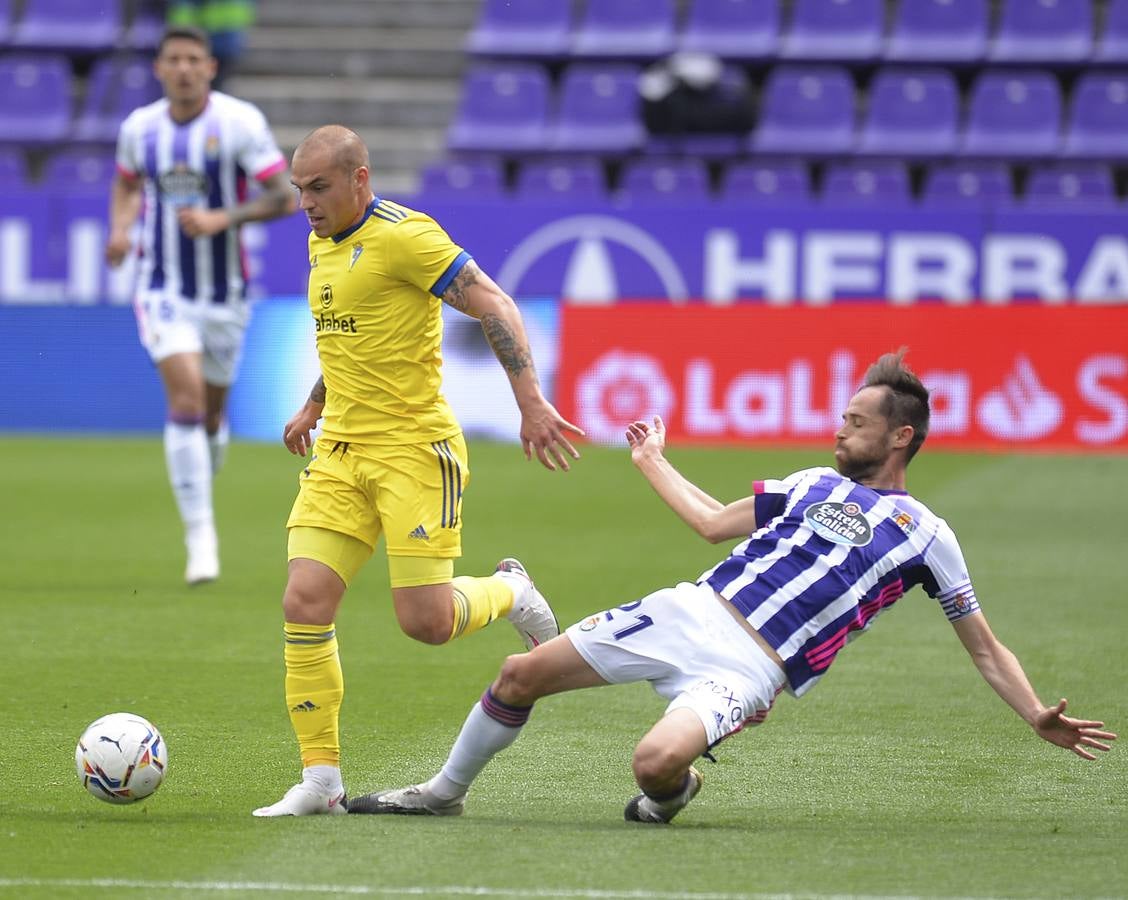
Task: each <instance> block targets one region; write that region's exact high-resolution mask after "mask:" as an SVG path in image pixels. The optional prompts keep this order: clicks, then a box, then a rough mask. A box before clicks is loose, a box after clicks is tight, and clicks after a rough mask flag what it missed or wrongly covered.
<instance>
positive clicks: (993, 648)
mask: <svg viewBox="0 0 1128 900" xmlns="http://www.w3.org/2000/svg"><path fill="white" fill-rule="evenodd" d="M952 626H953V627H954V628H955V630H956V634H957V635H958V636H959V638H960V641H961V642H962V643H963V645H964V647H965V648H966V649H967V652H968V653H969V654H970V655H971V659H972V662H974V663H975V667H976V668H977V669H978V670H979V674H980V675H982V676H983V679H984V680H985V681H986V682H987V683H988V684H989V685H991V687H992V688H994V690H995V693H997V694H998V695H999V696H1000V697H1002V698H1003V700H1005V701H1006V702H1007V704H1009V705H1010V707H1011V708H1012V709H1013V710H1014V711H1015V712H1016V713H1018V714H1019V715H1020V716H1021V717H1022V718H1023V720H1024V721H1025V722H1026V723H1027V724H1028V725H1030V727H1031V728H1033V729H1034V733H1035V734H1037V735H1038V737H1040V738H1042V739H1043V740H1046V741H1049V742H1050V743H1051V744H1057V746H1059V747H1064V748H1065V749H1066V750H1070V751H1072V752H1073V753H1076V754H1077V755H1078V756H1080V757H1082V758H1083V759H1096V756H1095V755H1094V754H1093V753H1092V752H1091V749H1090V748H1092V749H1095V750H1108V749H1109V745H1108V744H1107V743H1104V742H1105V741H1112V740H1115V739H1116V735H1115V734H1113V733H1112V732H1111V731H1103V730H1102V729H1103V728H1104V722H1097V721H1090V720H1087V719H1073V718H1070V717H1069V716H1066V715H1063V713H1064V712H1065V706H1066V701H1065V700H1061V701H1059V702H1058V703H1057V704H1055V705H1054V706H1046V705H1045V704H1044V703H1042V701H1041V700H1039V699H1038V695H1037V694H1036V693H1035V692H1034V688H1033V687H1032V686H1031V685H1030V681H1029V679H1028V678H1027V677H1026V673H1025V672H1024V671H1023V670H1022V665H1021V664H1020V663H1019V661H1018V658H1017V657H1016V656H1015V655H1014V654H1013V653H1012V652H1011V651H1010V650H1008V649H1007V648H1006V647H1005V646H1004V645H1003V644H1002V642H1000V641H999V639H998V638H996V637H995V635H994V633H993V632H992V631H991V627H990V625H988V624H987V619H986V618H985V617H984V615H983V614H982V613H981V612H977V613H974V614H972V615H970V616H967V617H965V618H963V619H958V620H957V621H955V622H953V623H952Z"/></svg>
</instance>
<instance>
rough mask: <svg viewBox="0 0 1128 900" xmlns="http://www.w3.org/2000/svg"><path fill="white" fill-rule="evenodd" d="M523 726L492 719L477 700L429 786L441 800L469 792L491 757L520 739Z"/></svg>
mask: <svg viewBox="0 0 1128 900" xmlns="http://www.w3.org/2000/svg"><path fill="white" fill-rule="evenodd" d="M520 734H521V728H520V727H518V728H514V727H512V726H509V725H502V724H501V723H500V722H498V721H497V720H496V719H493V718H490V717H489V716H488V715H486V713H485V712H484V711H483V709H482V704H481V703H480V702H479V703H475V704H474V708H473V709H472V710H470V715H468V716H467V717H466V721H465V722H464V723H463V725H462V731H460V732H459V733H458V739H457V740H456V741H455V742H454V746H453V747H451V748H450V755H449V756H448V757H447V761H446V762H445V763H443V767H442V769H441V770H440V771H439V774H438V775H436V776H435V777H434V778H432V779H431V780H430V781H429V782H427V788H428V790H430V792H431V793H432V794H433V795H434V796H435V797H436V798H437V799H439V800H453V799H454V798H456V797H461V796H462V795H463V794H465V793H466V791H467V789H468V788H469V787H470V784H471V783H472V782H473V781H474V779H475V778H477V777H478V775H479V774H480V773H481V771H482V769H484V768H485V767H486V763H488V762H489V761H490V760H491V759H493V758H494V756H496V755H497V754H498V753H500V752H501V751H502V750H504V749H505V748H506V747H508V746H509V745H510V744H512V743H513V742H514V741H515V740H517V737H518V735H520Z"/></svg>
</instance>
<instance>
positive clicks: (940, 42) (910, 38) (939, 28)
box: [885, 0, 990, 63]
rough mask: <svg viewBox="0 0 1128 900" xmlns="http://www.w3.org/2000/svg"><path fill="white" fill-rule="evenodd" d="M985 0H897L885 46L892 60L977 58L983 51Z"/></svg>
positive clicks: (986, 24) (965, 60)
mask: <svg viewBox="0 0 1128 900" xmlns="http://www.w3.org/2000/svg"><path fill="white" fill-rule="evenodd" d="M989 21H990V19H989V12H988V9H987V0H901V2H900V3H899V4H898V5H897V7H896V12H895V14H894V19H893V26H892V28H891V30H890V33H889V40H888V42H887V44H886V47H885V58H886V59H888V60H892V61H896V62H915V63H925V62H938V63H968V62H977V61H979V60H981V59H983V57H984V56H985V55H986V53H987V35H988V29H989Z"/></svg>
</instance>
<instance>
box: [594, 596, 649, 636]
mask: <svg viewBox="0 0 1128 900" xmlns="http://www.w3.org/2000/svg"><path fill="white" fill-rule="evenodd" d="M641 605H642V601H641V600H636V601H635V602H634V603H627V604H624V605H623V606H620V607H619V609H621V610H623V612H631V611H632V610H635V609H638V608H639V607H640V606H641ZM604 615H605V616H606V617H607V621H608V622H611V621H613V619H614V617H613V616H612V615H611V613H610V612H609V611H608V612H605V613H604ZM634 618H635V621H634V624H633V625H628V626H627V627H626V628H620V629H619V630H618V631H613V632H611V636H612V637H613V638H615V640H617V641H621V640H622V639H623V638H625V637H630V636H631V635H632V634H637V633H638V632H640V631H642V629H644V628H649V627H650V626H651V625H653V624H654V620H653V619H652V618H650V616H642V615H640V616H635V617H634Z"/></svg>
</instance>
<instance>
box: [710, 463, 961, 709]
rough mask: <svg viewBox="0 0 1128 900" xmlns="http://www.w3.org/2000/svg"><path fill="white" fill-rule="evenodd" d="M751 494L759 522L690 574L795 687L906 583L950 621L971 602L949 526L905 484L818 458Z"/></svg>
mask: <svg viewBox="0 0 1128 900" xmlns="http://www.w3.org/2000/svg"><path fill="white" fill-rule="evenodd" d="M755 497H756V500H755V503H756V522H757V525H758V526H759V527H758V528H757V530H756V531H755V532H754V533H753V534H752V535H751V536H750V537H749V538H748V540H746V541H744V542H743V543H741V544H738V545H737V546H736V547H735V548H734V549H733V551H732V553H731V555H730V556H729V557H728V559H726V560H724V561H722V562H720V563H718V564H717V565H716V566H714V567H713V568H712V569H710V570H709V571H707V572H705V573H704V574H702V576H701V577H700V578H699V579H698V583H699V584H702V583H705V584H708V585H709V586H711V587H712V588H713V590H715V591H716V592H717V593H718V594H720V595H721V596H723V597H725V598H726V599H727V600H729V601H730V602H731V603H732V604H733V606H735V607H736V608H737V609H738V610H739V611H740V612H741V613H742V614H743V615H744V616H745V617H747V619H748V621H749V622H750V623H751V624H752V626H753V627H754V628H755V629H756V630H757V631H758V632H759V633H760V634H761V635H762V636H763V637H764V639H765V640H766V641H767V642H768V643H769V644H770V645H771V646H772V647H773V648H774V649H775V651H776V652H777V653H778V654H779V656H780V658H781V659H782V660H783V662H784V668H785V670H786V672H787V680H788V690H789V691H790V692H791V693H792V694H794V695H795V696H800V695H801V694H803V693H805V692H806V691H808V690H809V689H810V688H811V687H813V686H814V684H815V682H816V681H818V679H819V678H820V677H821V676H822V675H823V673H824V672H826V670H827V669H828V668H829V667H830V664H831V663H832V662H834V659H835V657H836V656H837V654H838V651H839V650H841V649H842V648H843V647H844V646H845V645H846V643H847V641H849V640H851V639H852V638H854V637H856V636H857V635H858V634H860V633H861V632H863V631H865V630H866V629H867V628H869V626H870V625H871V624H872V622H873V620H874V618H875V617H876V616H877V614H878V613H880V612H881V611H882V610H884V609H886V608H887V607H889V606H890V605H892V604H893V603H894V602H895V601H896V600H897V598H899V597H900V596H901V595H902V594H904V593H905V591H907V590H908V589H909V588H911V587H913V585H917V584H919V585H921V586H922V587H923V588H924V590H925V591H926V592H927V593H928V595H929V596H931V597H934V598H936V599H938V600H939V601H940V604H941V606H942V608H943V609H944V612H945V614H946V615H947V617H948V619H949V620H951V621H956V620H957V619H961V618H963V617H964V616H968V615H971V614H972V613H974V612H976V611H978V609H979V603H978V601H977V600H976V599H975V590H974V589H973V588H972V584H971V579H970V578H969V577H968V574H967V565H966V564H965V562H964V558H963V552H962V551H961V550H960V545H959V543H958V542H957V540H956V536H955V534H953V532H952V529H951V528H949V527H948V524H947V523H946V522H945V521H944V520H943V519H941V518H939V517H938V516H935V515H933V513H932V512H931V511H930V510H929V509H928V508H927V507H926V506H925V505H924V504H923V503H920V502H919V501H917V500H914V499H913V498H912V497H910V496H909V495H908V494H906V493H903V492H893V491H877V490H874V489H872V488H868V487H865V486H864V485H861V484H858V483H857V482H855V481H852V480H850V479H849V478H846V477H845V476H843V475H840V474H839V473H838V472H837V471H835V470H834V469H831V468H825V467H824V468H815V469H804V470H803V471H801V472H796V473H794V474H792V475H789V476H788V477H787V478H785V479H783V480H782V481H775V480H769V481H762V482H756V484H755Z"/></svg>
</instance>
